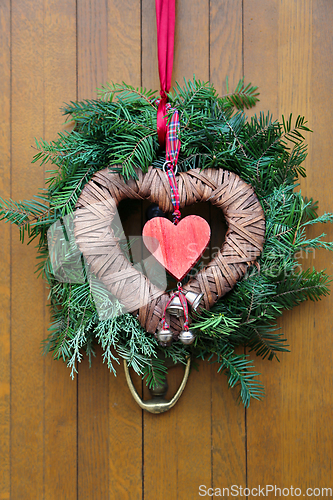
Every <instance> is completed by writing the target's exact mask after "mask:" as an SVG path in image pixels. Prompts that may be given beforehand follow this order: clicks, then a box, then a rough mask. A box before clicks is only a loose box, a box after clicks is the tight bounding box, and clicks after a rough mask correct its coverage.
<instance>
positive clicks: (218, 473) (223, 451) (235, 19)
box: [210, 0, 246, 491]
mask: <svg viewBox="0 0 333 500" xmlns="http://www.w3.org/2000/svg"><path fill="white" fill-rule="evenodd" d="M210 40H211V42H210V71H211V80H212V82H213V83H214V84H215V86H216V89H217V91H218V92H219V93H223V94H224V93H226V86H225V78H226V76H228V81H229V89H230V90H232V89H234V88H235V86H236V85H237V83H238V81H239V80H240V79H241V78H242V76H243V36H242V2H241V1H236V2H235V1H232V0H225V1H223V2H217V1H213V2H211V21H210ZM211 231H212V239H211V247H212V254H213V255H214V253H216V252H217V251H218V249H219V248H220V247H221V246H222V243H223V241H224V237H225V232H226V225H225V221H224V217H223V214H222V212H221V210H218V209H216V208H215V207H211ZM217 369H218V365H213V366H212V410H211V411H212V478H213V481H212V486H213V487H214V488H221V490H222V491H223V488H230V487H231V486H232V485H234V484H236V485H238V484H243V485H245V482H246V442H245V410H244V407H243V406H242V405H241V404H237V396H238V389H237V388H236V389H228V385H227V379H226V376H225V375H224V374H219V373H217Z"/></svg>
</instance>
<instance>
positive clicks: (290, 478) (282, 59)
mask: <svg viewBox="0 0 333 500" xmlns="http://www.w3.org/2000/svg"><path fill="white" fill-rule="evenodd" d="M264 4H265V7H266V8H267V9H268V10H267V9H266V11H265V10H264V11H263V9H262V8H260V2H256V3H255V4H253V2H248V4H247V5H248V10H247V14H246V16H245V23H244V26H245V27H246V26H250V25H251V30H249V31H248V32H247V31H246V30H245V47H246V46H247V42H248V41H249V40H250V38H248V36H249V37H250V36H252V38H251V40H254V37H255V36H256V42H255V44H256V47H260V48H262V47H266V50H265V52H263V51H262V49H260V60H259V59H258V54H257V55H256V56H255V55H252V54H251V53H250V51H249V52H248V53H247V60H246V59H245V65H247V67H249V68H251V71H252V73H251V77H250V78H251V80H252V81H253V82H254V83H256V84H258V85H259V87H260V88H261V92H262V83H261V80H262V82H263V84H264V86H265V89H266V92H267V95H266V97H265V99H266V102H267V103H269V102H270V101H271V102H272V105H270V106H269V108H270V109H271V110H273V112H274V115H275V116H276V115H277V114H278V115H279V116H280V115H281V114H282V113H284V114H289V112H290V111H293V113H294V117H296V116H297V114H298V113H299V114H304V115H305V116H307V117H308V118H309V120H310V128H312V129H313V130H314V134H313V136H308V137H307V139H308V141H309V143H310V147H309V157H308V159H307V162H306V163H307V166H308V179H307V180H305V181H304V182H303V180H302V188H303V189H302V191H303V192H304V194H307V195H308V196H314V198H315V199H319V200H320V206H321V209H320V213H322V212H323V211H324V210H327V211H332V208H333V207H332V195H331V189H330V186H331V182H332V174H331V168H330V158H331V154H330V136H329V131H328V129H327V127H326V124H327V122H328V120H329V118H330V111H329V110H330V106H329V104H328V103H330V101H331V91H330V87H331V83H330V82H331V79H332V69H331V64H330V60H331V57H332V37H331V36H330V26H331V24H332V21H333V19H332V9H331V8H330V6H329V5H328V3H327V2H324V1H316V2H312V1H305V2H300V1H293V2H288V1H282V2H269V3H267V2H265V3H264ZM249 16H251V18H252V21H253V23H250V22H249ZM270 27H271V29H270ZM272 30H273V33H274V37H273V35H272ZM276 40H277V42H276ZM277 43H278V45H277ZM272 61H274V64H273V63H272ZM272 64H273V66H275V67H272ZM272 72H274V73H272ZM267 74H268V75H269V74H270V76H269V78H272V74H273V75H274V81H272V87H271V90H270V89H269V87H270V85H269V82H267ZM261 95H262V94H261ZM320 232H322V228H315V227H314V228H312V230H311V232H310V231H309V235H310V234H311V235H315V234H320ZM325 232H328V233H329V238H327V239H330V240H332V236H333V235H332V229H331V228H326V227H325ZM314 257H315V258H313V259H312V260H311V259H310V258H304V259H303V266H304V269H305V268H308V267H311V265H312V264H314V265H315V267H316V268H317V269H318V270H320V269H322V268H327V271H328V272H329V273H332V261H331V257H330V256H329V255H328V254H327V252H316V253H315V256H314ZM331 303H332V297H329V298H324V299H323V300H322V302H320V303H319V304H317V303H315V304H313V303H305V304H302V305H301V306H299V307H298V308H296V309H294V310H292V311H289V312H287V313H285V314H284V316H283V319H282V321H281V322H280V326H281V327H282V331H284V332H285V334H286V337H287V338H288V340H289V343H290V348H291V353H290V354H286V355H283V356H281V357H280V358H281V363H280V364H279V365H278V364H277V363H268V362H267V361H266V362H265V361H259V360H258V361H257V360H256V361H255V363H256V366H257V368H258V369H259V371H261V372H262V374H263V380H264V382H265V385H266V390H267V397H266V400H265V401H263V402H262V403H258V404H257V403H255V404H253V405H252V407H251V408H250V410H249V413H248V464H249V468H248V481H249V485H257V484H273V485H274V484H275V485H277V486H281V487H283V486H285V487H290V485H291V484H292V485H294V487H300V488H302V493H305V489H306V488H307V487H312V488H314V487H320V488H322V487H326V486H328V485H330V480H331V472H330V470H329V468H330V467H329V465H328V464H329V463H330V460H331V456H332V449H331V429H330V418H331V408H330V406H331V403H330V399H331V397H330V394H331V393H332V378H331V377H330V376H328V374H330V373H331V361H330V357H329V356H327V354H326V353H327V352H330V351H331V349H332V339H331V338H330V337H327V331H328V329H329V314H328V311H329V310H330V307H331ZM324 345H325V348H323V346H324ZM272 417H273V419H272ZM328 457H330V458H328ZM314 463H315V467H314V466H313V464H314Z"/></svg>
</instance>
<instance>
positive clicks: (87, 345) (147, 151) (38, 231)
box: [0, 78, 333, 406]
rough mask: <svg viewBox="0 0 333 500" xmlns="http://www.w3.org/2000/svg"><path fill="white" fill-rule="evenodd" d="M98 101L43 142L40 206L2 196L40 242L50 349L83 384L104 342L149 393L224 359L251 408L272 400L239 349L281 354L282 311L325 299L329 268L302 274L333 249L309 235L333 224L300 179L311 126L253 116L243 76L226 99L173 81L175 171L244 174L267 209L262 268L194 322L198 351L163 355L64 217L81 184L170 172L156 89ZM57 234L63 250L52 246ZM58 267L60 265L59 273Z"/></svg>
mask: <svg viewBox="0 0 333 500" xmlns="http://www.w3.org/2000/svg"><path fill="white" fill-rule="evenodd" d="M98 96H99V99H96V100H86V101H82V102H71V103H69V104H68V105H66V106H65V108H64V114H65V115H66V116H67V118H68V120H70V121H74V123H75V128H74V130H73V131H72V132H71V133H61V134H59V136H58V138H57V140H55V141H52V142H50V143H48V142H46V141H44V140H39V141H36V147H37V149H38V152H37V154H36V155H35V157H34V161H35V162H37V161H38V162H40V164H41V165H45V164H47V165H49V166H50V170H49V177H48V179H47V188H46V189H44V190H42V191H41V192H40V193H39V194H38V195H37V196H36V197H35V198H34V199H33V200H31V201H22V202H16V201H12V200H0V220H1V219H4V220H6V221H8V222H10V223H12V224H15V225H17V226H18V227H19V230H20V237H21V240H22V241H24V238H25V236H26V237H27V238H28V241H29V242H30V241H32V240H35V241H37V247H38V251H39V258H38V264H37V271H38V273H40V274H43V276H44V278H45V279H46V281H47V283H48V287H49V299H50V308H51V312H52V324H51V326H50V329H49V336H48V338H47V339H46V341H45V343H44V347H45V352H52V354H53V356H54V358H55V359H62V360H64V361H65V362H66V363H67V364H68V366H69V368H70V369H71V375H72V376H74V374H75V372H76V371H77V369H78V363H79V362H80V361H81V360H82V357H83V355H84V353H85V354H86V355H87V356H88V358H89V360H91V359H92V357H93V356H94V355H95V345H96V344H100V346H101V348H102V351H103V361H104V362H105V363H106V364H107V366H108V368H109V369H110V371H111V372H113V373H115V372H116V369H115V365H116V364H119V362H120V358H122V359H125V360H126V361H127V362H128V364H129V365H130V366H131V367H132V368H133V369H134V370H135V371H136V372H137V373H139V374H141V375H142V376H143V377H144V378H145V379H146V383H147V384H148V385H149V386H153V385H156V384H158V383H161V382H163V380H164V378H165V373H166V365H165V363H164V358H170V360H171V361H172V362H174V363H176V362H180V363H183V364H185V363H186V358H187V356H188V355H189V354H191V355H192V357H197V358H198V359H208V360H210V361H211V362H214V363H217V365H218V371H219V372H224V373H225V374H226V375H227V377H228V382H229V385H230V387H234V386H236V385H238V386H239V387H240V397H241V400H242V402H243V404H244V405H245V406H248V405H249V403H250V400H251V398H255V399H259V398H261V397H262V396H263V387H262V385H261V383H260V382H259V381H258V379H257V376H258V373H256V372H255V370H254V367H253V361H252V360H250V359H249V357H248V355H245V354H237V352H239V351H235V349H236V348H237V347H238V346H240V345H241V346H245V347H246V348H247V349H248V351H254V352H255V353H256V354H257V355H259V356H261V357H263V358H265V357H267V358H268V359H270V360H271V359H273V358H278V355H279V353H281V352H285V351H287V350H288V345H287V343H286V342H287V341H286V339H285V338H284V336H283V333H282V332H281V331H280V330H279V329H278V328H277V319H278V318H279V317H280V316H281V314H282V313H283V311H284V310H286V309H291V308H293V307H294V306H296V305H298V304H300V303H301V302H303V301H305V300H307V299H310V300H318V299H320V298H321V297H323V296H325V295H327V293H328V285H329V281H330V280H329V278H328V276H327V275H326V274H325V272H323V271H319V272H317V271H315V270H314V269H312V270H310V269H302V268H301V264H302V263H304V259H303V261H302V260H301V257H302V255H303V256H304V255H307V254H308V253H310V252H311V251H314V250H315V249H317V248H325V249H328V250H332V243H329V242H326V241H325V240H324V239H323V238H324V237H325V235H324V234H322V235H320V236H316V237H314V238H312V239H309V238H308V237H307V234H306V231H307V227H308V226H309V225H313V224H317V223H327V222H332V221H333V215H332V214H323V215H319V216H318V214H317V210H318V203H317V202H314V201H313V199H312V198H310V199H307V198H303V196H302V194H301V192H300V191H297V190H296V186H297V184H296V183H297V179H298V178H299V177H300V176H305V170H304V166H303V162H304V160H305V158H306V155H307V146H306V144H305V140H304V134H305V133H307V132H309V128H308V127H307V123H306V121H305V119H304V118H303V117H301V116H299V117H297V118H296V120H293V117H292V115H290V116H289V117H287V118H285V117H283V119H282V123H279V122H278V121H274V120H273V119H272V116H271V115H270V114H269V113H267V114H263V113H260V114H259V115H255V116H253V117H252V118H251V119H250V120H247V119H246V116H245V114H244V109H245V108H250V107H252V106H254V105H255V103H256V102H257V100H258V92H257V88H256V87H253V86H251V84H248V85H246V84H245V83H244V81H243V80H241V81H240V82H239V83H238V85H237V87H236V89H235V91H234V92H232V93H230V92H229V89H228V86H227V94H226V95H224V96H222V97H219V96H218V95H217V93H216V90H215V89H214V87H213V85H212V84H210V83H209V82H202V81H200V80H197V79H195V78H193V80H192V81H184V85H183V86H181V85H180V84H178V83H176V85H175V87H174V89H173V91H172V92H170V94H169V96H168V97H169V102H170V103H171V106H172V107H176V108H177V109H178V111H179V116H180V141H181V151H180V154H179V161H178V168H179V169H180V170H181V171H187V170H189V169H191V168H200V169H205V168H208V167H213V168H224V169H228V170H231V171H233V172H235V173H237V174H239V175H240V176H241V178H242V179H243V180H244V181H246V182H248V183H250V184H251V185H252V186H253V187H254V189H255V191H256V194H257V196H258V197H259V200H260V202H261V204H262V207H263V209H264V212H265V217H266V240H265V246H264V249H263V252H262V255H261V257H260V259H258V262H257V265H256V266H253V267H251V268H249V269H248V272H247V274H246V276H245V277H244V278H243V280H241V281H240V282H238V283H237V285H236V286H235V288H234V289H233V291H232V292H231V293H229V294H228V295H227V296H225V297H224V298H223V299H222V300H220V301H218V303H217V304H216V305H215V306H214V307H213V308H212V310H211V311H204V310H203V311H201V315H200V317H199V318H196V319H194V321H193V323H192V326H191V328H193V329H195V331H196V334H197V335H196V340H195V342H194V344H193V345H192V346H187V347H186V346H184V345H182V344H181V343H180V342H174V343H173V344H172V346H170V347H167V348H164V349H161V347H160V346H159V345H158V342H157V341H156V339H155V338H154V336H152V335H148V334H147V333H146V332H145V331H144V330H143V328H142V327H141V326H140V324H139V323H138V321H137V319H136V318H134V317H133V316H132V315H131V314H128V313H126V314H122V311H121V306H120V304H119V303H118V302H117V301H116V300H115V299H114V298H111V297H110V296H109V294H108V293H107V291H105V290H103V289H96V285H95V281H94V277H93V276H88V275H87V271H86V268H85V266H84V265H83V262H82V256H81V255H80V253H79V252H78V249H77V248H76V245H75V240H74V241H73V238H71V235H70V234H67V233H68V232H67V231H66V227H67V226H66V224H68V221H67V219H66V217H68V216H72V214H73V211H74V209H75V204H76V202H77V200H78V197H79V196H80V193H81V191H82V188H83V187H84V185H85V184H86V183H87V182H88V181H89V180H90V178H91V177H92V175H93V174H94V173H95V172H96V171H98V170H101V169H103V168H106V167H110V168H111V169H113V170H115V171H118V172H121V173H122V175H123V176H124V178H125V179H128V178H131V177H135V176H136V169H141V170H142V171H143V172H146V171H147V168H148V166H149V165H154V166H155V167H156V168H161V167H162V165H163V163H164V161H165V152H163V151H162V150H161V149H160V147H159V143H158V138H157V132H156V112H157V104H156V99H157V98H158V95H157V93H156V92H153V91H151V90H147V89H144V88H134V87H131V86H129V85H126V84H124V83H123V84H121V85H119V84H113V83H111V84H107V85H105V86H104V87H102V88H101V89H100V90H99V92H98ZM170 113H171V112H170ZM66 221H67V222H66ZM49 228H52V229H51V231H50V232H49V234H48V229H49ZM57 231H58V233H59V234H60V236H59V234H58V233H56V232H57ZM50 235H51V236H50ZM52 235H53V236H54V239H57V238H58V241H59V242H60V243H61V244H60V245H58V246H54V247H53V239H52V238H53V236H52ZM48 237H49V241H48ZM49 245H50V247H49ZM51 254H52V255H51ZM51 262H53V264H51ZM54 262H60V268H59V269H60V270H59V272H58V274H57V273H56V272H55V270H54ZM61 263H65V264H61ZM66 265H68V268H70V273H71V274H70V278H71V279H68V280H67V281H72V282H71V283H69V282H66V280H64V279H61V273H63V275H65V276H66V275H67V278H68V272H69V271H68V269H67V268H66ZM96 297H98V301H99V304H100V309H99V311H97V306H96ZM101 310H102V312H103V313H101Z"/></svg>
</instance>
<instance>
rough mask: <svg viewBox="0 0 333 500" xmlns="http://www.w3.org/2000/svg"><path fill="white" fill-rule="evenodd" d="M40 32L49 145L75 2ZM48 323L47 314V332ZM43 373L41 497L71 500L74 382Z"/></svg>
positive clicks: (63, 370) (70, 56)
mask: <svg viewBox="0 0 333 500" xmlns="http://www.w3.org/2000/svg"><path fill="white" fill-rule="evenodd" d="M43 29H44V39H43V42H44V43H43V48H44V50H43V54H44V56H43V57H44V63H43V68H44V69H43V82H44V89H45V90H44V97H43V98H44V138H45V139H46V140H48V141H49V140H53V139H55V138H56V136H57V133H58V132H59V131H60V130H62V129H63V123H64V117H63V115H62V114H61V113H60V109H59V108H60V107H61V106H62V105H63V103H64V102H69V101H71V100H75V98H76V5H75V1H73V0H71V1H68V0H63V1H60V2H59V0H48V1H46V2H44V19H43ZM64 47H66V50H64ZM48 168H49V166H47V167H46V169H48ZM49 322H50V318H49V314H48V310H46V316H45V323H46V325H45V326H46V328H47V327H48V325H49ZM45 335H47V332H45ZM39 355H40V354H39ZM44 373H45V379H44V380H45V391H44V401H45V402H44V405H45V409H44V413H45V417H44V450H45V451H44V483H45V484H44V496H45V498H47V499H48V500H55V499H59V498H68V499H74V498H76V496H77V381H76V380H75V381H72V380H71V378H70V376H69V375H70V371H69V369H68V368H67V366H66V365H65V364H64V363H63V362H62V361H59V362H55V361H54V360H53V358H52V356H51V355H48V356H47V357H46V358H45V372H44ZM59 395H60V397H59Z"/></svg>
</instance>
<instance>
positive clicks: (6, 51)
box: [0, 1, 11, 499]
mask: <svg viewBox="0 0 333 500" xmlns="http://www.w3.org/2000/svg"><path fill="white" fill-rule="evenodd" d="M0 67H1V68H2V71H1V72H0V88H1V94H0V107H1V110H2V112H1V116H0V158H1V162H0V196H1V198H9V197H10V180H11V178H10V111H11V110H10V2H9V1H7V2H2V3H1V4H0ZM10 233H11V228H10V225H9V224H7V225H5V224H4V222H2V223H0V239H1V248H0V303H1V311H0V324H1V328H0V359H1V363H0V442H1V446H0V470H1V475H0V498H1V499H7V498H10V367H11V363H10V327H11V322H10V292H11V279H10V264H11V255H10Z"/></svg>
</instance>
